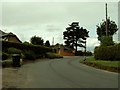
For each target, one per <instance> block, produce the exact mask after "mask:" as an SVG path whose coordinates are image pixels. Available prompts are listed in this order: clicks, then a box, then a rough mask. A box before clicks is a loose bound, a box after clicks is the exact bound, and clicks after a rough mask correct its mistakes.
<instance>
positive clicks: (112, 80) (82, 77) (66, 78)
mask: <svg viewBox="0 0 120 90" xmlns="http://www.w3.org/2000/svg"><path fill="white" fill-rule="evenodd" d="M81 58H82V57H64V58H63V59H53V60H45V61H40V62H39V61H38V62H35V63H30V64H26V65H23V66H22V67H21V68H20V69H19V72H24V75H25V77H26V78H25V79H24V80H23V83H22V84H20V85H19V86H18V87H20V88H28V87H29V88H118V74H117V73H113V72H108V71H104V70H99V69H95V68H93V67H89V66H86V65H83V64H81V63H79V61H80V59H81Z"/></svg>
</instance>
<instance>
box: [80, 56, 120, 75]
mask: <svg viewBox="0 0 120 90" xmlns="http://www.w3.org/2000/svg"><path fill="white" fill-rule="evenodd" d="M80 63H83V64H86V65H88V66H92V67H95V68H98V69H103V70H107V71H111V72H117V73H120V61H106V60H95V59H94V57H93V56H91V57H87V58H86V60H85V61H84V60H81V61H80Z"/></svg>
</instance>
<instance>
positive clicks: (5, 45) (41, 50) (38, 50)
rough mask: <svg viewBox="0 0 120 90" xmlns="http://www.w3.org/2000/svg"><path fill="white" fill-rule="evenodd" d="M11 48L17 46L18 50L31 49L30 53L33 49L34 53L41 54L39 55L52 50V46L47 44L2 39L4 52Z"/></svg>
mask: <svg viewBox="0 0 120 90" xmlns="http://www.w3.org/2000/svg"><path fill="white" fill-rule="evenodd" d="M0 42H1V41H0ZM9 48H16V49H18V50H21V51H22V52H26V51H30V53H31V51H32V52H33V53H35V54H36V55H39V56H40V55H45V54H46V53H47V52H52V49H51V48H49V47H45V46H40V45H32V44H22V43H13V42H7V41H2V50H3V52H8V49H9ZM30 53H29V54H30ZM25 54H26V53H25ZM27 55H28V54H27Z"/></svg>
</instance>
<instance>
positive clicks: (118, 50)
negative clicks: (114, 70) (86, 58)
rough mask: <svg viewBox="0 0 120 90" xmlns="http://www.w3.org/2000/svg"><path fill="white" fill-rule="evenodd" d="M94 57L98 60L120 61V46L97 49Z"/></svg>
mask: <svg viewBox="0 0 120 90" xmlns="http://www.w3.org/2000/svg"><path fill="white" fill-rule="evenodd" d="M94 57H95V59H96V60H120V44H117V45H112V46H100V47H96V48H95V49H94Z"/></svg>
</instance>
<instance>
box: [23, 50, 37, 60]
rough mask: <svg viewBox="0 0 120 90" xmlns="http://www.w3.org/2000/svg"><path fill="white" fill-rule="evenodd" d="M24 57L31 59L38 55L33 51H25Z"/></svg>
mask: <svg viewBox="0 0 120 90" xmlns="http://www.w3.org/2000/svg"><path fill="white" fill-rule="evenodd" d="M23 55H24V58H25V59H29V60H35V59H36V55H35V53H34V52H33V51H30V50H29V51H24V52H23Z"/></svg>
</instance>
